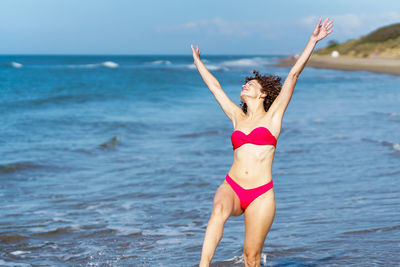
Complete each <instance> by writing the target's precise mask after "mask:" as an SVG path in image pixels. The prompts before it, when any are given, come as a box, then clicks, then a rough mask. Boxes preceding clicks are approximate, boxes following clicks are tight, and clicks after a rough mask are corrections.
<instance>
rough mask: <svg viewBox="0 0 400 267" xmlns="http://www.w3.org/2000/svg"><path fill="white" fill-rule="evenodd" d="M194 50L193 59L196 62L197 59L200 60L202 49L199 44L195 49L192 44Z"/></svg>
mask: <svg viewBox="0 0 400 267" xmlns="http://www.w3.org/2000/svg"><path fill="white" fill-rule="evenodd" d="M190 47H191V48H192V52H193V61H194V62H195V63H196V60H200V49H199V46H198V45H197V46H196V50H195V49H194V47H193V45H190Z"/></svg>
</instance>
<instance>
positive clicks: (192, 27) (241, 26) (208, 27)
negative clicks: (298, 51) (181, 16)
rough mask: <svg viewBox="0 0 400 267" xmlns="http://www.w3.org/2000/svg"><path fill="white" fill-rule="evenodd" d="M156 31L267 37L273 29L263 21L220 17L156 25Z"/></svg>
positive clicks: (269, 36)
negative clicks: (227, 19) (232, 20)
mask: <svg viewBox="0 0 400 267" xmlns="http://www.w3.org/2000/svg"><path fill="white" fill-rule="evenodd" d="M155 30H156V31H157V32H169V33H171V32H173V33H187V32H195V33H204V34H208V35H212V34H219V35H224V36H240V37H248V36H251V35H254V34H257V35H261V36H264V37H267V38H271V37H273V36H272V35H273V29H272V27H270V26H269V25H268V24H266V23H263V22H254V21H247V22H231V21H226V20H224V19H221V18H214V19H203V20H196V21H189V22H186V23H183V24H178V25H167V26H158V27H156V28H155Z"/></svg>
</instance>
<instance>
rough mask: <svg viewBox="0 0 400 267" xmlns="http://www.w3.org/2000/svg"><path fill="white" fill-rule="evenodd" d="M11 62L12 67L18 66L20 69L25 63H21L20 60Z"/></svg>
mask: <svg viewBox="0 0 400 267" xmlns="http://www.w3.org/2000/svg"><path fill="white" fill-rule="evenodd" d="M10 64H11V67H13V68H17V69H19V68H22V67H23V65H22V64H21V63H18V62H14V61H13V62H11V63H10Z"/></svg>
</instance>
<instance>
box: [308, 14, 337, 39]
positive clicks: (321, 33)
mask: <svg viewBox="0 0 400 267" xmlns="http://www.w3.org/2000/svg"><path fill="white" fill-rule="evenodd" d="M328 20H329V17H327V18H326V19H325V20H324V23H322V25H320V24H321V19H319V21H318V24H317V25H316V26H315V28H314V31H313V33H312V35H311V37H312V38H314V39H315V41H317V42H318V41H320V40H322V39H324V38H325V37H326V36H328V34H330V33H331V32H332V31H333V30H330V29H331V28H332V27H333V24H332V23H333V21H332V20H330V21H328ZM329 30H330V31H329Z"/></svg>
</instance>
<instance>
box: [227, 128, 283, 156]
mask: <svg viewBox="0 0 400 267" xmlns="http://www.w3.org/2000/svg"><path fill="white" fill-rule="evenodd" d="M231 141H232V146H233V150H235V149H236V148H238V147H240V146H242V145H244V144H247V143H251V144H255V145H273V146H275V147H276V138H275V136H274V135H273V134H272V133H271V132H270V131H269V130H268V129H267V128H265V127H262V126H260V127H256V128H254V129H253V131H251V132H250V133H249V134H245V133H243V132H242V131H239V130H235V131H233V133H232V135H231Z"/></svg>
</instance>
